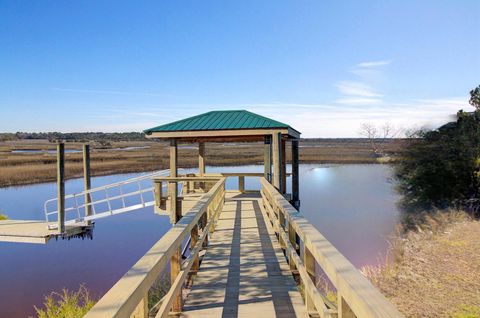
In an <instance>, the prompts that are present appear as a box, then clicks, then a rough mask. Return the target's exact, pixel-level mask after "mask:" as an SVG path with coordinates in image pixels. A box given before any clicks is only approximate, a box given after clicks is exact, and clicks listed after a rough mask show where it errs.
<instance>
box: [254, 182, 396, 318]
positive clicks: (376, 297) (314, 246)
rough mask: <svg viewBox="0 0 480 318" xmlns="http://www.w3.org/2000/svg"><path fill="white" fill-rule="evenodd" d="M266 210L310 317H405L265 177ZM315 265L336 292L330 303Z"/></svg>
mask: <svg viewBox="0 0 480 318" xmlns="http://www.w3.org/2000/svg"><path fill="white" fill-rule="evenodd" d="M261 184H262V190H261V195H262V198H263V204H264V207H265V211H266V212H267V214H268V217H269V218H270V221H271V223H272V225H273V227H274V229H275V232H276V234H277V236H278V239H279V242H280V246H281V247H282V249H283V250H284V251H285V254H286V256H287V258H288V261H289V264H290V269H291V270H292V271H294V272H298V274H299V275H300V278H301V281H302V284H303V286H304V293H305V302H306V306H307V311H308V312H309V313H310V314H318V315H320V317H322V318H324V317H338V318H351V317H368V318H387V317H403V315H402V314H401V313H400V312H399V311H398V310H397V309H396V308H395V307H394V306H393V304H391V303H390V302H389V301H388V300H387V299H386V298H385V297H384V296H383V295H382V294H381V293H380V292H379V291H378V290H377V289H376V288H375V287H374V286H373V285H372V284H371V283H370V282H369V281H368V279H367V278H366V277H364V276H363V275H362V273H360V271H358V270H357V269H356V268H355V267H354V266H353V265H352V264H351V263H350V262H349V261H348V260H347V259H346V258H345V257H344V256H343V255H342V254H341V253H340V252H339V251H338V250H337V249H336V248H335V247H334V246H333V245H332V244H331V243H330V242H329V241H328V240H327V239H326V238H325V237H324V236H323V235H322V234H320V232H319V231H318V230H317V229H316V228H315V227H314V226H313V225H311V224H310V223H309V222H308V221H307V220H306V219H305V218H304V217H303V215H302V214H301V213H300V212H298V211H297V210H296V209H295V208H294V207H293V206H292V205H291V204H290V203H289V202H288V201H287V200H286V199H285V198H284V196H283V195H282V194H280V193H279V192H278V191H277V189H276V188H274V187H273V186H272V184H270V183H269V182H268V181H267V180H266V179H265V178H262V179H261ZM316 264H318V266H319V267H320V268H321V269H322V270H323V272H324V273H325V274H326V276H327V277H328V279H329V280H330V282H331V283H332V284H333V286H334V287H335V289H336V292H337V296H336V298H337V299H336V301H335V302H331V301H329V300H328V299H327V297H325V296H324V295H323V294H322V292H321V291H320V289H319V288H317V281H316V280H317V276H318V275H316V273H315V271H316V267H317V266H316Z"/></svg>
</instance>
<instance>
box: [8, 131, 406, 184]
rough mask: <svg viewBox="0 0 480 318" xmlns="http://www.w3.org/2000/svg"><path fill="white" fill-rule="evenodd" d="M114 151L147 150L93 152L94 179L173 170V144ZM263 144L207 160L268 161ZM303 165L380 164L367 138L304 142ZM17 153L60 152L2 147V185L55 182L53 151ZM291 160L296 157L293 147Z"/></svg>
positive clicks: (184, 157) (183, 157)
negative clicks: (170, 164)
mask: <svg viewBox="0 0 480 318" xmlns="http://www.w3.org/2000/svg"><path fill="white" fill-rule="evenodd" d="M111 144H112V148H125V147H141V146H147V147H149V148H147V149H135V150H129V151H118V150H113V149H110V150H108V149H96V148H94V147H93V148H92V153H91V168H92V175H93V176H100V175H108V174H115V173H129V172H142V171H153V170H160V169H167V168H168V146H167V144H166V143H164V142H153V141H145V142H138V141H137V142H112V143H111ZM389 145H390V146H389V148H390V150H391V152H392V153H396V152H398V151H400V149H401V142H400V141H398V142H391V144H389ZM81 147H82V144H81V143H74V142H70V143H66V149H76V150H81ZM195 147H196V145H188V144H180V145H179V150H178V155H179V166H180V167H182V168H190V167H195V166H196V165H197V160H198V159H197V156H198V150H197V149H196V148H195ZM263 147H264V146H263V143H235V144H222V143H207V144H206V156H207V157H206V162H207V165H212V166H236V165H245V164H259V163H263ZM300 147H301V148H300V161H301V162H302V163H377V158H375V156H373V155H372V151H371V149H370V146H369V143H368V142H367V141H365V140H362V139H357V140H355V139H339V140H337V139H320V140H317V139H315V140H310V139H306V140H302V141H301V142H300ZM12 150H55V144H53V143H49V142H48V141H43V142H42V141H38V140H35V141H31V142H28V141H25V140H22V141H15V142H13V141H9V142H1V143H0V187H6V186H15V185H25V184H32V183H39V182H49V181H55V178H56V166H55V163H56V156H55V154H51V153H38V154H37V153H34V154H31V153H12V152H11V151H12ZM286 153H287V162H289V161H290V159H291V151H290V148H289V143H287V151H286ZM65 165H66V171H65V173H66V178H77V177H81V176H82V169H83V167H82V154H81V153H67V154H66V163H65Z"/></svg>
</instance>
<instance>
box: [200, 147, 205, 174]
mask: <svg viewBox="0 0 480 318" xmlns="http://www.w3.org/2000/svg"><path fill="white" fill-rule="evenodd" d="M198 174H199V176H200V177H203V176H204V175H205V143H204V142H199V143H198Z"/></svg>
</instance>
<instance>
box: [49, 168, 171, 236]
mask: <svg viewBox="0 0 480 318" xmlns="http://www.w3.org/2000/svg"><path fill="white" fill-rule="evenodd" d="M179 170H180V169H179ZM168 174H169V170H161V171H157V172H153V173H149V174H145V175H142V176H140V177H136V178H131V179H127V180H125V181H120V182H116V183H111V184H108V185H105V186H101V187H97V188H93V189H90V190H87V191H82V192H79V193H74V194H68V195H66V196H65V225H75V224H79V223H85V222H86V221H92V220H96V219H100V218H104V217H108V216H111V215H116V214H120V213H125V212H130V211H134V210H138V209H142V208H145V207H149V206H153V205H154V204H155V194H154V186H153V183H152V179H153V178H155V177H160V176H167V175H168ZM87 195H89V196H90V201H91V202H88V201H87V200H85V198H86V197H87ZM87 207H90V211H91V213H90V214H89V215H87ZM44 212H45V220H46V222H47V224H48V228H49V229H56V228H57V227H58V225H57V219H58V198H53V199H50V200H47V201H45V204H44Z"/></svg>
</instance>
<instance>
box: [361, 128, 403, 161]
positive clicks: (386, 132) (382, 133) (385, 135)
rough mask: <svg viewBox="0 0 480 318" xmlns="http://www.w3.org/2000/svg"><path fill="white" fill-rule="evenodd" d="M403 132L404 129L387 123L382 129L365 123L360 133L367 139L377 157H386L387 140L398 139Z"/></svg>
mask: <svg viewBox="0 0 480 318" xmlns="http://www.w3.org/2000/svg"><path fill="white" fill-rule="evenodd" d="M401 132H402V129H399V128H396V127H395V126H393V125H392V124H391V123H389V122H387V123H385V124H383V125H382V126H380V127H377V126H375V125H374V124H371V123H363V124H362V125H361V126H360V131H359V132H358V133H359V135H360V136H363V137H365V138H367V140H368V142H369V143H370V147H371V148H372V152H373V153H374V154H375V155H380V156H384V155H385V148H386V143H387V140H388V139H390V138H395V137H397V136H398V135H399V134H400V133H401Z"/></svg>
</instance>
